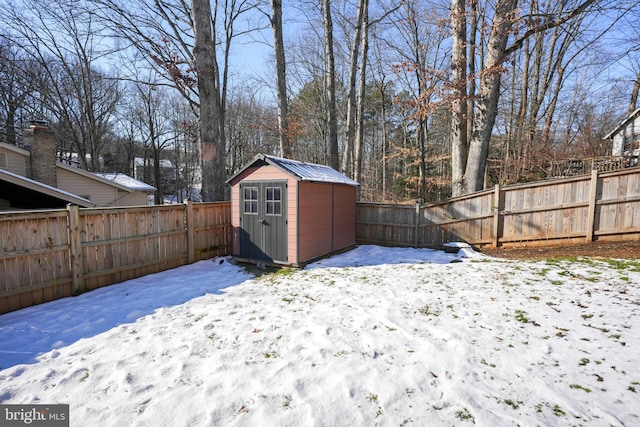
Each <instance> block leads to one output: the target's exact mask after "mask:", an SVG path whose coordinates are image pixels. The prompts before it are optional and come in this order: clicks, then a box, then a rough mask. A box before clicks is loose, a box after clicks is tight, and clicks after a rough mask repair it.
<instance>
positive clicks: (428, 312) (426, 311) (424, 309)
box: [418, 304, 440, 316]
mask: <svg viewBox="0 0 640 427" xmlns="http://www.w3.org/2000/svg"><path fill="white" fill-rule="evenodd" d="M418 313H420V314H422V315H424V316H440V311H438V310H433V309H432V308H431V307H429V304H425V305H423V306H422V307H420V308H418Z"/></svg>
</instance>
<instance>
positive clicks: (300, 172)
mask: <svg viewBox="0 0 640 427" xmlns="http://www.w3.org/2000/svg"><path fill="white" fill-rule="evenodd" d="M258 162H264V163H266V164H270V165H272V166H275V167H277V168H279V169H282V170H283V171H284V172H286V173H288V174H290V175H293V177H295V178H296V179H297V180H299V181H310V182H326V183H332V184H346V185H352V186H358V185H360V184H358V183H357V182H356V181H354V180H352V179H351V178H348V177H347V176H345V175H343V174H341V173H340V172H338V171H337V170H335V169H333V168H332V167H330V166H326V165H318V164H315V163H305V162H300V161H297V160H291V159H284V158H282V157H276V156H269V155H266V154H258V155H257V156H255V157H254V158H253V160H252V161H251V162H249V163H248V164H247V165H246V166H245V167H243V168H242V169H241V170H240V171H239V172H238V173H236V174H235V175H234V176H232V177H231V178H229V179H228V180H227V182H231V181H233V180H234V179H235V178H236V177H237V176H238V175H240V174H241V173H242V172H244V171H245V170H246V169H247V168H249V167H251V166H254V165H255V164H256V163H258Z"/></svg>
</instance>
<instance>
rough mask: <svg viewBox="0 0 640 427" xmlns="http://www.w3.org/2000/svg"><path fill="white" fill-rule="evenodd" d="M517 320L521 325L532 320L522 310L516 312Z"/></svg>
mask: <svg viewBox="0 0 640 427" xmlns="http://www.w3.org/2000/svg"><path fill="white" fill-rule="evenodd" d="M516 320H517V321H518V322H520V323H529V322H531V320H529V318H528V317H527V313H526V312H525V311H522V310H516Z"/></svg>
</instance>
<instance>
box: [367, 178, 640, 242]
mask: <svg viewBox="0 0 640 427" xmlns="http://www.w3.org/2000/svg"><path fill="white" fill-rule="evenodd" d="M594 239H609V240H622V239H640V168H638V167H635V168H629V169H624V170H620V171H615V172H606V173H600V172H598V170H593V171H592V172H591V174H590V175H582V176H578V177H572V178H565V179H558V180H549V181H542V182H537V183H529V184H519V185H513V186H507V187H500V186H496V187H495V188H494V189H492V190H486V191H481V192H478V193H474V194H470V195H467V196H462V197H457V198H453V199H448V200H445V201H442V202H438V203H431V204H425V205H419V204H416V205H385V204H378V203H359V204H358V207H357V209H356V240H357V241H358V242H359V243H373V244H382V245H392V246H413V247H439V246H441V245H442V244H444V243H447V242H451V241H464V242H467V243H470V244H473V245H477V246H484V245H493V246H499V245H502V246H515V245H545V244H558V243H564V242H567V241H571V242H584V241H589V242H590V241H592V240H594Z"/></svg>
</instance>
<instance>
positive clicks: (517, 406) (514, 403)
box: [504, 399, 523, 409]
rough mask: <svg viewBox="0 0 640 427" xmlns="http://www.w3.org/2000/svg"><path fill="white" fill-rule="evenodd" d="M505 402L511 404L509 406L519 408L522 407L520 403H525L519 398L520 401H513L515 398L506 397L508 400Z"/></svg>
mask: <svg viewBox="0 0 640 427" xmlns="http://www.w3.org/2000/svg"><path fill="white" fill-rule="evenodd" d="M504 403H505V404H507V405H509V406H511V407H512V408H513V409H518V408H519V407H520V405H522V403H523V402H522V401H520V400H518V401H516V402H514V401H513V400H511V399H506V400H505V401H504Z"/></svg>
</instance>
